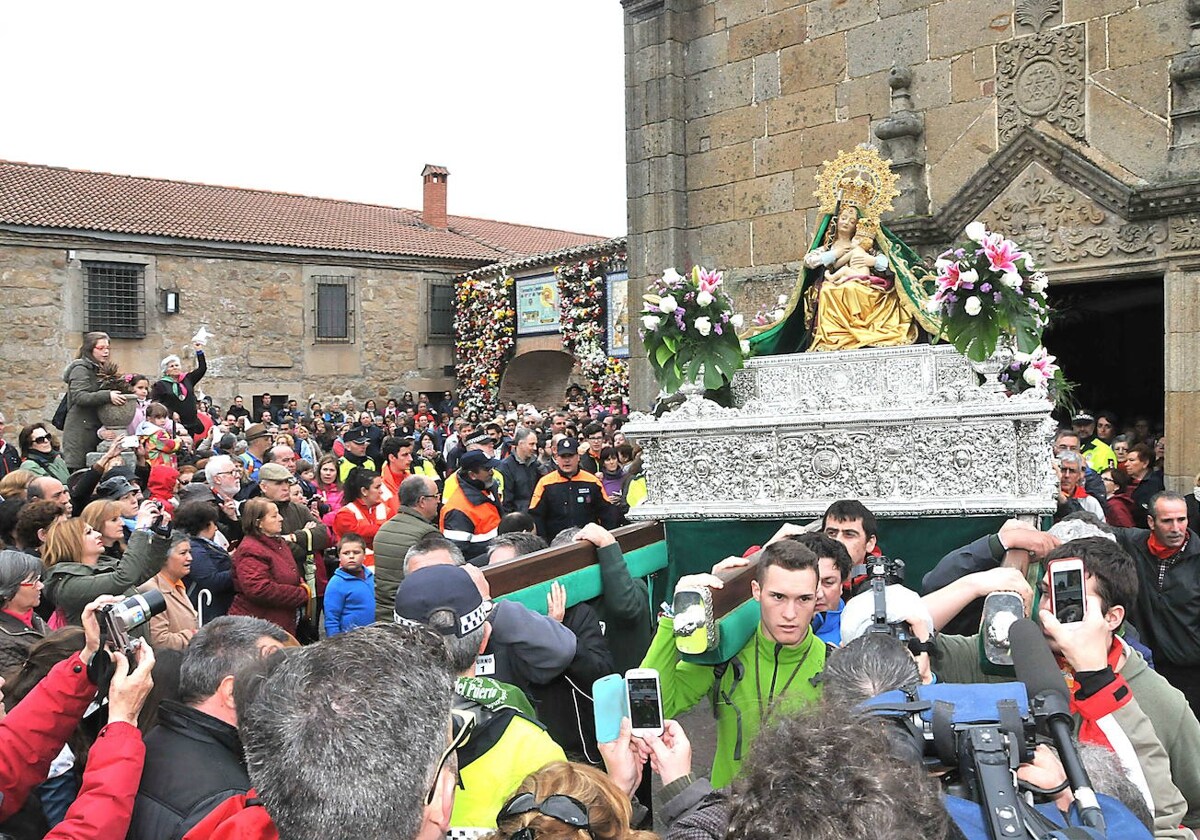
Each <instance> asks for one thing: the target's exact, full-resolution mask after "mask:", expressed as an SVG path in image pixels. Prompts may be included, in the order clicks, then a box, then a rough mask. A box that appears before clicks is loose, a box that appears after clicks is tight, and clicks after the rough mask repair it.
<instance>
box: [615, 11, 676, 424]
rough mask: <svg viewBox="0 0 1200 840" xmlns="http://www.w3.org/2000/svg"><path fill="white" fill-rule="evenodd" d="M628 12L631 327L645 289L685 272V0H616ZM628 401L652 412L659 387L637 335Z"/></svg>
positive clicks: (633, 343) (633, 342)
mask: <svg viewBox="0 0 1200 840" xmlns="http://www.w3.org/2000/svg"><path fill="white" fill-rule="evenodd" d="M621 5H622V6H623V7H624V9H625V172H626V206H627V219H628V225H629V246H628V251H629V300H630V309H631V310H632V312H631V313H630V315H631V318H630V320H631V322H632V324H640V319H639V318H638V316H637V314H636V313H637V310H638V309H640V306H641V303H640V302H641V299H642V294H644V293H645V291H646V287H647V284H648V283H649V282H650V281H651V280H653V278H654V277H656V276H658V275H659V274H660V273H661V272H662V271H663V269H665V268H667V267H668V266H672V265H676V266H678V267H679V269H680V271H683V270H686V268H687V267H688V266H685V265H684V262H685V261H686V251H687V245H686V234H687V190H686V183H685V182H686V178H685V174H686V163H685V138H684V127H685V122H686V121H685V114H684V101H685V100H684V45H685V43H686V40H687V39H686V33H685V28H686V24H687V20H686V18H687V6H688V5H689V4H688V3H686V2H685V0H621ZM629 352H630V377H629V378H630V382H629V388H630V401H631V404H632V406H633V407H634V408H635V409H638V410H641V409H647V408H649V406H650V404H651V402H652V400H653V399H654V396H655V395H656V394H657V393H658V387H657V385H656V384H655V382H654V377H653V375H652V374H651V372H650V364H649V362H648V361H646V358H645V352H644V350H643V349H642V341H641V337H640V336H639V335H638V333H637V330H636V329H635V330H634V332H633V335H632V336H631V341H630V351H629Z"/></svg>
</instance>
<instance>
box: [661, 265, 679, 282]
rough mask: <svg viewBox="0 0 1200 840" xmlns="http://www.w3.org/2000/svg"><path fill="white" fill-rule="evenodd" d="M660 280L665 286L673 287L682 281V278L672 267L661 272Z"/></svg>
mask: <svg viewBox="0 0 1200 840" xmlns="http://www.w3.org/2000/svg"><path fill="white" fill-rule="evenodd" d="M662 279H663V282H664V283H666V284H667V285H670V286H673V285H675V284H676V283H678V282H679V281H680V280H682V279H683V276H682V275H681V274H680V273H679V272H678V271H676V270H675V269H674V268H673V267H672V268H668V269H667V270H666V271H664V272H663V276H662Z"/></svg>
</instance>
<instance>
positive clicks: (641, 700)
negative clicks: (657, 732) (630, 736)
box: [626, 678, 662, 729]
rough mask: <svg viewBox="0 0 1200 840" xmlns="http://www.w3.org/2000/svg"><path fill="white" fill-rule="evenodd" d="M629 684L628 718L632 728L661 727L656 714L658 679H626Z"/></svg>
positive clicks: (660, 721) (659, 719)
mask: <svg viewBox="0 0 1200 840" xmlns="http://www.w3.org/2000/svg"><path fill="white" fill-rule="evenodd" d="M626 683H627V684H628V685H629V720H630V723H631V724H632V725H633V728H634V729H661V728H662V720H661V718H659V714H658V680H656V679H645V678H638V679H626Z"/></svg>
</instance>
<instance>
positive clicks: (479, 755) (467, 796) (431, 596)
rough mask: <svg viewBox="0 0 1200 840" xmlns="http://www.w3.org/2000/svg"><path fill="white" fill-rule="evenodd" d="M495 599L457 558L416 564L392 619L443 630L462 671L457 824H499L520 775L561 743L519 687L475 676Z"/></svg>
mask: <svg viewBox="0 0 1200 840" xmlns="http://www.w3.org/2000/svg"><path fill="white" fill-rule="evenodd" d="M490 609H491V603H490V602H489V601H485V600H484V599H483V596H482V595H481V594H480V592H479V589H478V588H477V587H476V585H475V582H474V581H473V580H472V579H471V576H470V575H469V574H468V573H467V571H466V570H465V569H463V568H462V567H460V566H441V565H439V566H427V567H425V568H422V569H417V570H416V571H414V572H413V573H412V574H410V575H409V576H408V577H407V578H405V579H404V582H403V583H402V584H400V588H399V589H398V590H397V592H396V601H395V619H396V621H397V622H398V623H400V624H409V625H418V626H424V627H428V628H429V629H431V630H433V631H434V632H436V633H438V634H439V635H441V637H442V639H443V642H444V644H445V646H446V652H447V655H448V656H449V659H450V667H451V668H452V669H453V670H454V671H455V672H456V673H457V674H458V675H459V676H458V679H457V680H456V681H455V687H454V709H455V711H456V713H461V714H463V715H464V716H465V717H467V719H468V720H470V721H473V722H472V723H470V724H468V726H470V727H471V730H470V732H469V734H468V736H467V737H466V738H465V741H464V743H463V745H462V746H460V747H459V748H458V773H459V778H460V779H461V788H460V790H459V791H458V792H457V793H456V794H455V799H454V812H453V814H452V816H451V818H450V826H451V828H452V829H457V830H458V831H460V832H467V831H469V830H476V831H478V830H486V829H494V828H495V827H496V814H497V813H498V812H499V811H500V808H501V806H502V805H504V803H505V802H506V801H507V800H508V798H509V797H510V796H512V793H513V791H514V790H516V788H517V786H518V785H519V784H520V783H521V781H522V780H523V779H524V778H525V777H526V776H527V775H529V774H530V773H532V772H534V771H535V770H538V769H540V768H541V767H543V766H545V765H546V764H549V763H551V762H555V761H566V754H565V753H564V752H563V750H562V747H560V746H559V745H558V744H556V743H554V741H553V739H551V737H550V736H549V735H548V734H547V733H546V731H545V730H544V729H543V728H542V727H541V726H540V725H539V724H538V723H536V717H535V715H534V711H533V708H532V707H531V706H530V705H529V700H528V699H526V697H525V695H524V694H523V693H522V692H521V690H520V689H518V688H516V687H515V686H512V685H509V684H508V683H503V682H500V681H499V680H495V679H491V678H489V677H479V676H475V669H476V657H477V656H479V655H480V654H482V653H483V651H484V650H485V649H486V648H487V644H488V639H489V637H490V636H491V632H492V626H491V624H490V623H489V622H488V620H487V615H488V612H489V610H490Z"/></svg>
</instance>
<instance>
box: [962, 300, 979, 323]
mask: <svg viewBox="0 0 1200 840" xmlns="http://www.w3.org/2000/svg"><path fill="white" fill-rule="evenodd" d="M963 309H964V310H966V313H967V314H968V315H970V316H971V317H972V318H974V317H975V316H976V315H978V314H979V310H981V309H983V303H981V302H980V300H979V297H978V296H977V295H971V296H970V297H969V298H967V302H966V303H964V304H963Z"/></svg>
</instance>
